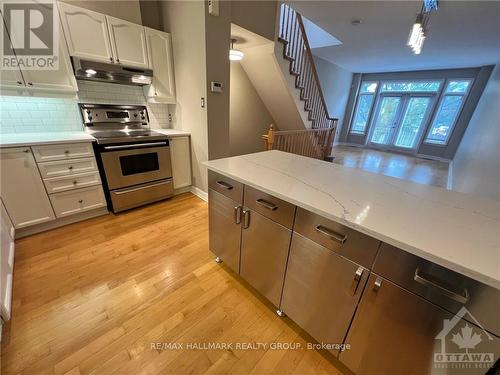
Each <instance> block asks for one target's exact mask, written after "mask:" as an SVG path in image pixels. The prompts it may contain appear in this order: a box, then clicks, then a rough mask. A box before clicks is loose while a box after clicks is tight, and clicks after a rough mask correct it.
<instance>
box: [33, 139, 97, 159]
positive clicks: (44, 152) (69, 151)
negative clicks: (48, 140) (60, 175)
mask: <svg viewBox="0 0 500 375" xmlns="http://www.w3.org/2000/svg"><path fill="white" fill-rule="evenodd" d="M31 149H32V150H33V155H35V159H36V161H37V162H43V161H52V160H65V159H76V158H86V157H90V156H94V150H93V149H92V143H64V144H58V145H48V146H33V147H31Z"/></svg>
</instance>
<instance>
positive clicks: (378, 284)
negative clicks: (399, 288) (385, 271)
mask: <svg viewBox="0 0 500 375" xmlns="http://www.w3.org/2000/svg"><path fill="white" fill-rule="evenodd" d="M381 286H382V278H381V277H377V279H376V280H375V282H374V283H373V291H374V292H376V291H378V290H379V289H380V287H381Z"/></svg>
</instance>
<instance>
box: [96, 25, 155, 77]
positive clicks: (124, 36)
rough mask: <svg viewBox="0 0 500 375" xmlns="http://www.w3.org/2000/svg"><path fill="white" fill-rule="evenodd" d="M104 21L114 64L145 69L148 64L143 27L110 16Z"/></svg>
mask: <svg viewBox="0 0 500 375" xmlns="http://www.w3.org/2000/svg"><path fill="white" fill-rule="evenodd" d="M106 19H107V22H108V29H109V35H110V37H111V38H110V39H111V48H112V51H113V56H114V59H115V62H116V63H118V64H122V65H126V66H127V65H128V66H133V67H138V68H139V67H140V68H147V67H148V66H149V64H148V52H147V48H146V33H145V30H144V27H143V26H141V25H137V24H135V23H132V22H128V21H124V20H121V19H118V18H114V17H110V16H106Z"/></svg>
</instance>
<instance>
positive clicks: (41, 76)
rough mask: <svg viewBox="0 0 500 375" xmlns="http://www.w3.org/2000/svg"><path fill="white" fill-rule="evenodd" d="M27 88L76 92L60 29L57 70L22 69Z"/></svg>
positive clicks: (74, 80)
mask: <svg viewBox="0 0 500 375" xmlns="http://www.w3.org/2000/svg"><path fill="white" fill-rule="evenodd" d="M23 76H24V81H25V83H26V86H27V87H28V88H32V89H35V90H36V89H40V90H50V91H66V92H77V91H78V86H77V84H76V79H75V76H74V74H73V68H72V67H71V62H70V60H69V54H68V49H67V48H66V43H65V41H64V35H63V33H62V29H60V30H59V66H58V69H57V70H23Z"/></svg>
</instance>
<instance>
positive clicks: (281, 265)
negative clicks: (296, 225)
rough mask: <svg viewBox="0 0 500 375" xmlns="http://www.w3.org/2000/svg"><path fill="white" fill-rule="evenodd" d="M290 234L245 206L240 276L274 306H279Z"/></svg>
mask: <svg viewBox="0 0 500 375" xmlns="http://www.w3.org/2000/svg"><path fill="white" fill-rule="evenodd" d="M291 233H292V232H291V231H290V229H288V228H285V227H284V226H282V225H280V224H277V223H275V222H274V221H272V220H270V219H268V218H266V217H264V216H262V215H261V214H259V213H257V212H255V211H250V210H249V209H247V208H246V207H245V209H244V214H243V230H242V236H241V268H240V275H241V276H242V277H243V278H244V279H245V280H246V281H248V283H250V285H252V286H253V287H254V288H255V289H257V290H258V291H259V292H260V293H262V294H263V295H264V296H265V297H266V298H267V299H268V300H269V301H271V303H272V304H273V305H275V306H279V305H280V299H281V291H282V288H283V279H284V277H285V268H286V259H287V257H288V249H289V246H290V238H291Z"/></svg>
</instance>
